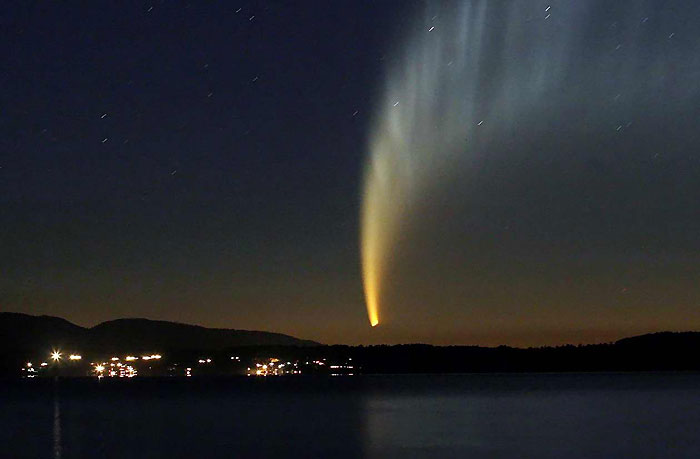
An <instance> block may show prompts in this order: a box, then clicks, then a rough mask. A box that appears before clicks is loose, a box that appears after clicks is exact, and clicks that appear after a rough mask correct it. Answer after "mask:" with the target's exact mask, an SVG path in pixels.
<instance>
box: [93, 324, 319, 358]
mask: <svg viewBox="0 0 700 459" xmlns="http://www.w3.org/2000/svg"><path fill="white" fill-rule="evenodd" d="M89 335H90V343H91V345H92V346H94V347H96V348H99V349H105V350H113V351H119V350H120V349H138V350H144V351H148V350H150V349H156V350H157V349H172V350H178V349H206V350H219V349H225V348H230V347H238V346H316V345H318V343H316V342H313V341H307V340H301V339H297V338H294V337H292V336H289V335H283V334H281V333H270V332H263V331H249V330H229V329H224V328H205V327H200V326H197V325H187V324H181V323H176V322H165V321H161V320H148V319H117V320H111V321H109V322H103V323H101V324H99V325H96V326H94V327H92V328H91V329H90V332H89Z"/></svg>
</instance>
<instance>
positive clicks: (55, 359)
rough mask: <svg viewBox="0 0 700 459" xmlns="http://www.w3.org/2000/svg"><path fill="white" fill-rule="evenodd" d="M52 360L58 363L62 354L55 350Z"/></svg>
mask: <svg viewBox="0 0 700 459" xmlns="http://www.w3.org/2000/svg"><path fill="white" fill-rule="evenodd" d="M51 358H52V359H53V361H54V362H58V361H59V360H61V352H60V351H56V350H54V351H53V352H52V353H51Z"/></svg>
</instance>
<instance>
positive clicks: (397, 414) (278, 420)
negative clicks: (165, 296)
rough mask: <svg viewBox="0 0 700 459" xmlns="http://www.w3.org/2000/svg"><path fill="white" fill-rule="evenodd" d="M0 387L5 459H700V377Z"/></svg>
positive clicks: (394, 378) (587, 376) (572, 376)
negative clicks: (279, 458) (282, 458)
mask: <svg viewBox="0 0 700 459" xmlns="http://www.w3.org/2000/svg"><path fill="white" fill-rule="evenodd" d="M1 385H2V387H0V390H2V395H0V397H2V398H1V400H2V402H3V403H2V406H3V409H2V411H1V412H0V423H1V427H2V429H1V430H0V432H1V433H0V444H2V445H3V450H2V453H0V455H2V457H13V458H21V457H31V458H34V457H41V458H44V457H45V458H56V457H62V458H73V457H75V458H87V457H115V458H116V457H130V458H141V457H144V458H145V457H148V458H159V457H173V458H178V457H212V458H217V457H268V456H273V455H275V456H292V457H377V458H386V457H490V458H491V457H700V437H698V435H697V433H698V432H700V410H699V409H698V407H699V406H700V374H564V375H554V374H540V375H426V376H418V375H407V376H398V375H397V376H361V377H354V378H344V379H343V378H305V377H299V378H292V379H268V380H251V379H227V380H198V381H197V380H179V381H175V380H141V381H137V380H131V381H116V382H110V381H102V382H99V383H98V382H96V381H67V380H63V381H59V382H58V383H56V382H54V381H50V380H45V381H36V380H34V381H14V382H8V381H6V382H3V383H1Z"/></svg>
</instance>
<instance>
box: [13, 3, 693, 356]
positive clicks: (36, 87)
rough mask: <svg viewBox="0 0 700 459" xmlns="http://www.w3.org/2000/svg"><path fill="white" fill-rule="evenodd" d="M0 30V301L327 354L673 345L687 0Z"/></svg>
mask: <svg viewBox="0 0 700 459" xmlns="http://www.w3.org/2000/svg"><path fill="white" fill-rule="evenodd" d="M460 21H462V22H460ZM431 27H432V29H431ZM467 29H469V30H468V33H465V34H460V33H461V32H463V31H465V30H467ZM0 30H1V34H2V35H1V37H2V39H0V56H2V59H1V60H0V85H1V87H2V90H1V91H0V310H3V311H17V312H26V313H31V314H50V315H57V316H61V317H64V318H66V319H68V320H71V321H73V322H75V323H78V324H80V325H86V326H88V325H94V324H96V323H98V322H100V321H104V320H110V319H115V318H120V317H146V318H152V319H163V320H174V321H181V322H188V323H196V324H201V325H205V326H211V327H227V328H240V329H258V330H268V331H277V332H282V333H287V334H292V335H294V336H298V337H301V338H306V339H314V340H318V341H321V342H324V343H348V344H356V343H381V342H386V343H395V342H429V343H435V344H484V345H494V344H512V345H542V344H558V343H565V342H571V343H581V342H601V341H609V340H614V339H617V338H621V337H624V336H629V335H633V334H638V333H645V332H650V331H660V330H691V329H696V330H697V329H700V308H699V307H698V306H699V300H700V237H699V236H700V202H699V201H698V198H699V197H700V180H699V179H700V157H699V156H698V154H699V153H700V123H699V122H698V121H699V120H700V4H696V2H688V1H646V2H641V1H640V2H632V1H629V2H625V1H621V2H609V1H596V2H593V1H591V2H585V1H581V2H579V1H578V0H577V1H576V2H573V1H572V2H565V1H550V2H540V1H523V2H489V5H488V6H487V5H486V3H484V2H478V1H475V2H436V3H434V4H431V3H429V2H428V3H426V2H414V1H412V2H409V1H405V2H403V1H402V2H398V1H390V0H387V1H357V0H356V1H329V2H318V1H308V2H296V1H260V2H235V1H230V2H229V1H226V2H191V3H186V2H176V1H154V2H122V1H120V2H89V4H88V3H86V4H81V5H80V6H78V5H77V4H75V5H73V4H68V3H59V2H12V3H11V4H10V5H7V6H6V7H5V9H4V10H3V12H2V13H1V14H0ZM429 34H430V35H429ZM465 36H466V37H467V38H466V40H463V39H462V38H463V37H465ZM460 37H462V38H460ZM431 40H433V41H431ZM460 40H461V41H460ZM477 51H478V52H477ZM455 62H456V63H459V65H461V67H459V68H458V66H457V65H455ZM466 100H468V103H467V102H464V101H466ZM455 101H462V102H455ZM394 109H396V111H392V110H394ZM398 110H403V111H400V112H399V111H398ZM407 110H408V111H407ZM397 113H398V114H397ZM387 132H389V133H390V134H391V136H390V139H389V140H390V141H387V142H385V143H382V144H381V145H384V146H386V145H388V146H389V147H382V148H389V149H390V150H391V154H392V155H394V156H392V158H394V159H392V161H394V162H391V161H390V162H389V163H388V164H390V165H392V167H391V168H390V169H391V170H390V174H393V175H391V176H392V177H394V179H398V180H399V185H400V186H399V188H389V192H388V194H385V196H384V199H385V200H386V202H387V206H388V207H389V208H394V209H400V212H399V211H397V213H396V215H397V217H396V218H397V221H398V220H401V223H400V224H396V225H395V226H396V227H397V228H400V230H396V231H395V234H396V235H395V237H394V238H393V240H392V244H391V249H390V250H387V253H389V252H390V254H389V255H388V256H387V257H386V259H387V263H386V267H385V273H384V278H383V293H382V302H381V303H382V306H381V307H382V318H383V320H382V323H381V325H380V326H379V327H376V328H370V326H369V323H368V321H367V312H366V310H365V297H364V294H363V276H362V265H361V251H360V238H361V229H360V224H361V219H360V214H361V209H362V205H363V204H362V200H363V197H364V198H365V199H366V198H367V196H366V195H365V194H363V176H364V174H365V172H366V171H367V168H368V167H369V166H368V164H371V161H372V158H373V156H374V155H381V154H384V155H386V153H377V152H376V151H375V150H373V145H374V144H376V142H375V141H376V140H377V139H378V138H380V139H384V138H385V137H386V136H387ZM397 136H398V139H399V140H400V142H399V141H397ZM417 145H418V146H417ZM396 158H398V159H396ZM397 171H400V172H397ZM392 183H393V182H392ZM392 190H399V191H401V190H403V192H405V193H406V194H405V195H401V196H410V199H403V200H402V199H400V198H397V197H396V195H395V194H392V193H393V191H392ZM377 221H379V222H380V223H381V224H382V225H384V223H385V222H384V220H382V219H381V218H380V219H379V220H377ZM387 224H388V223H387Z"/></svg>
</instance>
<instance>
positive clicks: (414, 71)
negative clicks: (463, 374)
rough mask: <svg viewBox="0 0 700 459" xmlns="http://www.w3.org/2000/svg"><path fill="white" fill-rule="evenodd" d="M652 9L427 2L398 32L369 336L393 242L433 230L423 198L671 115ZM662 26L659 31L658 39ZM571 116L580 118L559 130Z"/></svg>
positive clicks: (381, 145)
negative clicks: (490, 166)
mask: <svg viewBox="0 0 700 459" xmlns="http://www.w3.org/2000/svg"><path fill="white" fill-rule="evenodd" d="M650 6H653V4H652V3H649V2H647V3H644V2H637V3H634V4H627V6H625V9H624V10H619V9H615V8H610V7H609V6H608V5H607V4H606V3H605V2H598V3H597V2H578V1H576V2H573V1H572V2H536V1H530V0H524V1H513V2H507V3H505V2H489V1H486V0H484V1H462V2H435V3H434V4H432V5H429V6H428V7H427V8H425V10H424V11H420V12H419V13H420V14H418V16H419V19H418V20H417V21H416V22H415V23H413V24H411V25H410V26H408V27H406V26H405V27H403V28H402V31H407V32H404V33H403V34H404V36H402V37H400V38H399V40H398V42H397V44H398V46H397V47H396V48H395V49H396V50H397V51H396V52H392V53H389V54H388V56H387V59H386V80H385V85H384V88H383V97H382V99H381V100H379V101H378V104H377V107H376V112H375V118H374V120H373V123H372V129H371V132H370V138H369V154H368V157H367V159H366V165H365V171H364V181H363V190H362V207H361V216H360V224H361V236H360V237H361V255H362V269H363V282H364V289H365V300H366V306H367V312H368V315H369V321H370V323H371V325H372V326H374V325H377V324H378V323H379V321H380V320H381V317H382V314H381V311H382V309H383V308H384V304H383V302H384V301H385V294H386V284H387V276H388V272H389V271H390V270H391V269H392V263H393V262H394V261H396V257H397V256H398V252H399V249H398V246H399V245H400V242H401V239H402V238H403V237H404V236H405V235H406V234H407V233H410V232H411V230H413V229H414V227H415V226H421V227H423V228H425V227H426V226H430V225H431V224H432V225H438V224H439V222H435V221H425V220H426V218H425V215H424V214H425V212H426V210H429V209H430V207H431V206H433V205H434V204H433V203H431V202H430V199H429V196H431V195H435V194H436V193H444V194H446V195H449V194H450V193H449V190H450V189H453V190H454V189H455V187H456V186H458V185H456V183H457V182H459V181H460V180H461V181H464V180H463V179H465V178H469V177H470V174H476V173H478V171H479V168H482V167H483V166H484V164H485V163H487V162H488V161H491V162H496V161H501V162H502V163H504V164H507V162H508V161H507V160H510V161H511V162H513V161H515V160H517V159H518V158H522V157H523V156H524V155H526V154H527V153H524V152H533V151H535V152H538V151H541V152H545V153H537V154H541V155H542V156H543V159H542V160H543V161H549V163H551V161H552V158H556V160H557V161H562V160H563V161H567V160H568V159H567V158H566V157H567V155H570V157H571V158H573V157H574V153H568V152H574V151H575V150H576V149H577V148H579V149H581V147H577V146H576V145H575V143H574V140H571V146H568V145H566V144H565V142H566V141H562V140H561V139H567V136H569V137H568V138H570V139H576V138H581V136H584V135H588V136H590V135H592V136H593V137H595V136H597V135H598V136H600V138H601V139H603V138H605V139H607V138H608V137H609V136H610V135H614V134H615V133H619V132H620V131H622V130H623V129H628V128H630V126H631V125H632V122H631V120H632V116H631V115H632V114H634V115H635V116H636V119H637V120H638V121H640V122H641V121H642V120H641V118H642V117H643V118H645V119H646V120H649V119H661V118H663V117H664V115H662V113H663V112H664V111H666V110H668V109H669V108H670V107H668V106H666V105H664V103H663V102H662V100H661V96H658V94H661V93H663V91H666V92H668V91H669V89H668V88H669V87H668V85H667V82H666V81H665V80H664V69H667V68H671V67H669V64H673V63H672V62H671V59H672V58H671V57H669V56H668V55H667V54H665V53H664V51H663V46H669V44H668V39H672V38H673V34H672V33H670V35H663V36H660V38H659V40H658V41H651V40H650V39H649V37H648V36H646V35H645V34H650V33H651V32H649V31H650V30H652V29H649V28H648V27H647V22H648V19H649V18H648V14H649V11H650ZM608 10H610V11H608ZM612 10H615V11H612ZM613 13H614V15H615V17H614V18H611V19H610V21H605V20H600V18H606V17H607V16H608V15H612V14H613ZM659 17H660V16H657V17H656V18H655V27H659V26H661V27H660V28H663V27H665V26H666V25H665V24H664V23H663V22H659V21H660V19H659ZM645 27H646V28H645ZM669 30H670V29H669ZM601 37H605V40H603V39H602V38H601ZM667 37H668V38H667ZM623 47H626V48H623ZM645 47H646V51H640V50H645ZM622 51H626V52H622ZM677 57H678V56H676V58H677ZM686 62H696V60H693V59H690V60H687V61H686ZM690 65H692V66H693V67H696V65H695V64H690ZM691 74H692V72H690V73H686V74H685V76H684V78H681V79H677V80H676V81H674V84H675V85H677V86H676V90H677V91H682V93H683V94H686V95H687V96H688V97H695V95H696V94H697V85H696V84H695V83H694V82H692V80H691V79H689V78H685V77H688V76H689V75H691ZM630 82H633V83H634V84H630ZM649 107H653V108H658V110H650V109H649ZM672 110H673V108H671V111H672ZM569 114H574V116H577V117H578V118H579V119H578V120H577V121H576V122H573V121H572V122H570V123H569V124H567V123H566V122H563V121H562V120H566V118H567V116H569ZM594 114H599V115H600V116H594ZM652 124H653V122H652ZM584 131H586V133H585V134H584ZM611 133H612V134H611ZM552 134H554V135H552ZM604 136H605V137H604ZM548 138H549V139H556V141H559V142H560V144H559V145H557V146H553V145H554V142H555V141H552V140H547V139H548ZM504 139H509V140H510V143H509V142H508V141H505V140H504ZM513 139H514V140H513ZM518 139H522V140H518ZM543 139H544V140H543ZM538 142H539V143H538ZM546 142H549V143H546ZM562 142H564V143H562ZM519 144H520V145H519ZM513 145H516V146H517V147H516V148H515V149H513ZM580 145H583V142H581V143H580ZM621 148H622V147H621ZM557 149H558V150H557ZM567 149H568V150H567ZM588 151H593V150H590V149H589V150H588ZM621 151H622V150H621ZM545 154H547V155H549V157H547V158H544V155H545ZM562 158H563V159H562ZM536 159H537V158H536ZM549 163H548V164H549ZM507 167H510V166H507ZM523 175H525V174H523ZM459 186H461V188H460V190H461V191H462V196H463V195H464V193H463V191H464V186H462V185H459ZM533 189H535V188H533ZM452 194H453V195H454V194H458V193H452ZM449 199H450V198H447V203H448V204H447V205H449V204H450V201H449ZM452 199H453V200H455V201H456V200H458V199H459V198H452ZM442 205H443V206H444V205H445V203H444V202H443V203H442ZM506 207H507V206H506ZM459 210H460V211H461V210H462V209H459ZM521 211H522V210H518V211H517V212H518V213H519V212H521ZM557 217H558V216H557V215H555V214H553V217H552V218H557ZM567 224H568V223H567Z"/></svg>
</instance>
